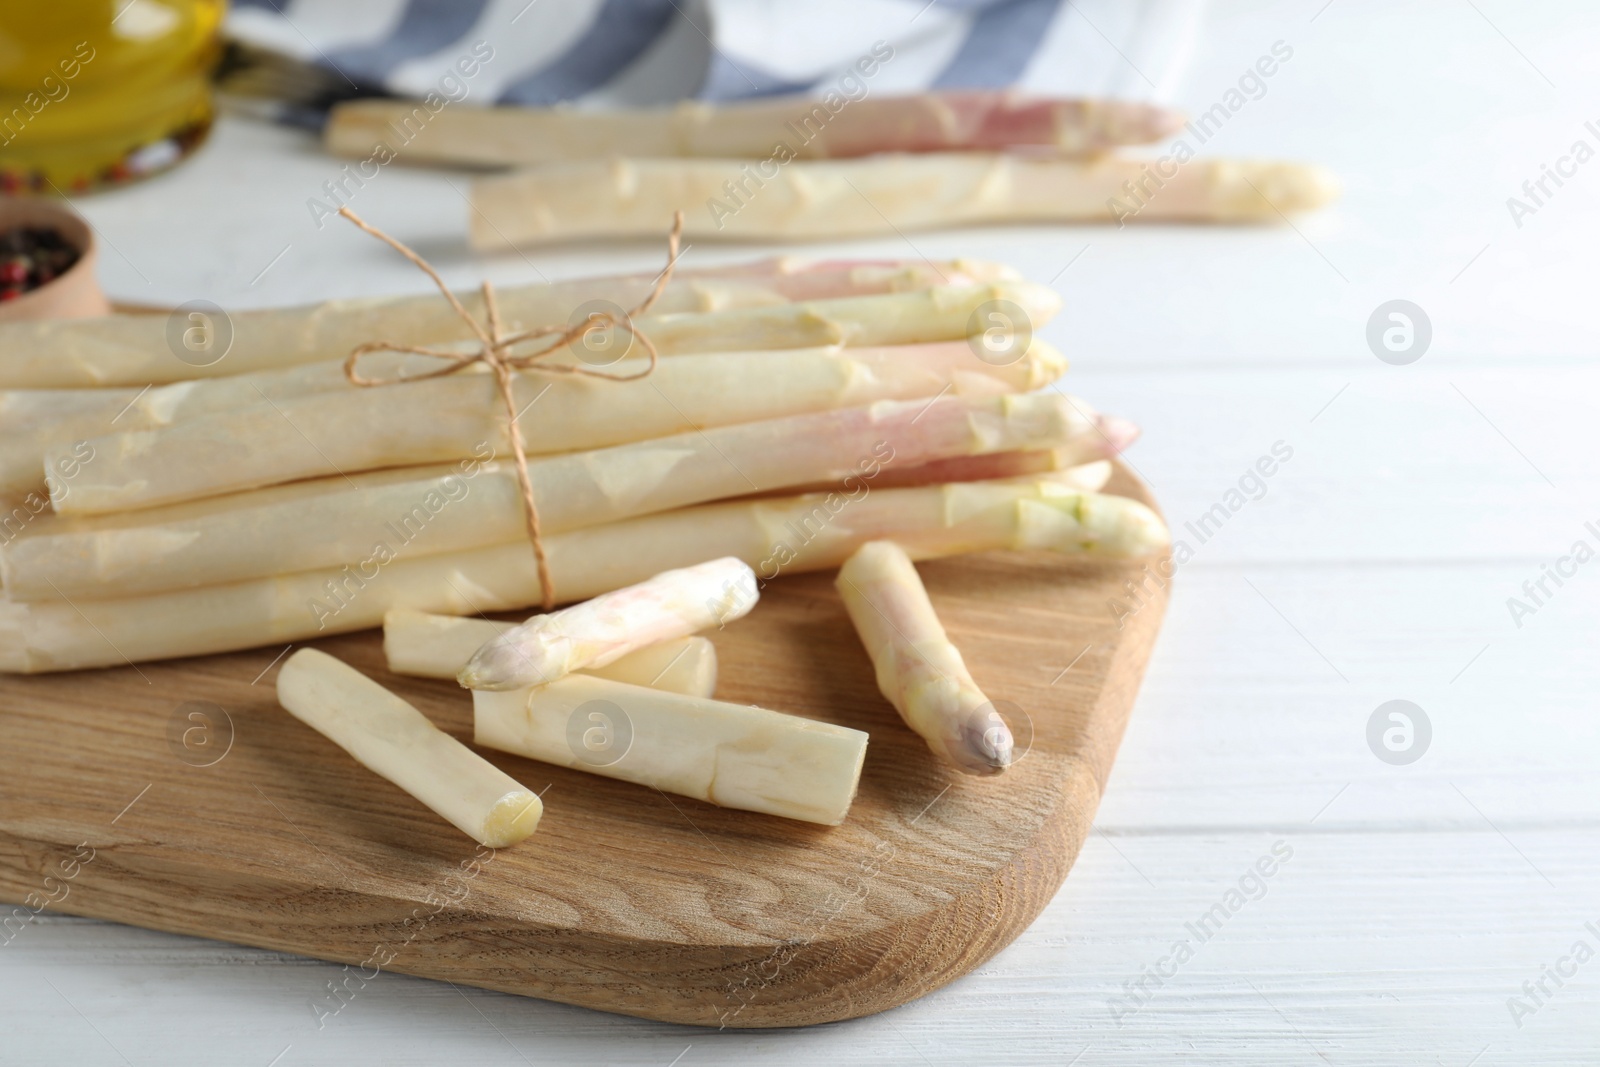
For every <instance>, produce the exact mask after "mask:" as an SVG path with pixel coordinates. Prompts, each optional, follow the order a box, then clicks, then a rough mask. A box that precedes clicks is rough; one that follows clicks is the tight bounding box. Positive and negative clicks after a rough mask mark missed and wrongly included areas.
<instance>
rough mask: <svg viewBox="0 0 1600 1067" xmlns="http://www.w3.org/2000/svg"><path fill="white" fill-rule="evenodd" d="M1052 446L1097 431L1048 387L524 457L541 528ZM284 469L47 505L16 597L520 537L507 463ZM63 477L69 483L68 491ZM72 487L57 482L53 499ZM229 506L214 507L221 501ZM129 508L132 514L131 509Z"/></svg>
mask: <svg viewBox="0 0 1600 1067" xmlns="http://www.w3.org/2000/svg"><path fill="white" fill-rule="evenodd" d="M1052 445H1058V446H1060V448H1059V451H1060V452H1061V453H1062V454H1064V455H1066V454H1070V455H1071V456H1072V457H1073V458H1074V459H1075V460H1077V461H1082V460H1086V459H1094V458H1095V457H1098V456H1101V455H1104V454H1105V452H1104V449H1105V448H1106V439H1105V438H1104V437H1103V436H1102V435H1101V434H1100V433H1099V432H1098V431H1097V428H1096V424H1095V417H1094V416H1092V415H1090V414H1088V413H1087V412H1086V409H1085V406H1084V405H1083V403H1082V402H1081V401H1073V400H1070V399H1068V398H1066V397H1062V396H1057V395H1055V394H1053V393H1043V394H1037V393H1036V394H1028V395H1021V396H1018V395H1008V396H1000V397H981V398H976V399H971V400H969V399H966V398H964V397H952V396H947V397H944V398H942V399H940V398H935V399H933V400H910V401H880V402H878V403H876V404H872V405H870V406H868V407H861V408H844V409H840V410H837V411H825V412H818V413H815V414H809V415H795V416H790V417H789V418H783V419H771V420H767V421H763V422H750V423H739V424H736V425H733V426H724V427H713V428H711V429H707V430H702V431H698V432H692V433H687V434H680V435H677V436H674V437H665V438H657V439H655V440H653V441H645V442H640V443H638V444H633V445H619V446H617V447H615V448H609V449H601V450H597V451H592V452H570V453H566V454H564V455H559V456H551V457H548V458H544V459H537V460H534V461H532V462H530V463H529V464H528V476H529V483H530V485H531V486H532V487H533V491H534V497H535V499H536V500H537V501H538V506H539V515H540V522H541V527H542V529H543V530H544V532H546V533H556V532H559V531H562V530H569V529H574V528H577V527H582V526H594V525H598V524H600V523H604V522H613V521H616V520H619V519H626V518H632V517H634V516H636V515H644V514H649V513H652V512H657V511H667V510H670V509H672V508H677V507H685V506H688V505H692V504H702V503H706V502H708V501H712V500H719V499H723V498H727V497H734V496H740V495H744V494H745V493H746V492H748V491H749V490H751V489H754V490H757V491H762V490H776V489H781V488H783V487H785V486H791V485H797V484H803V483H807V482H830V483H831V482H834V481H838V480H840V479H849V480H850V481H851V484H850V485H848V486H846V491H857V490H858V489H860V488H861V487H872V488H876V487H877V485H878V483H877V479H878V478H881V477H883V476H885V475H887V474H889V473H890V472H891V471H893V470H895V469H896V468H898V467H899V466H900V465H913V464H917V463H922V462H925V461H927V460H931V459H938V458H940V457H944V456H951V455H969V454H972V453H982V452H985V451H1004V450H1008V449H1018V448H1045V447H1049V446H1052ZM400 473H401V472H397V471H381V472H372V473H367V474H357V475H354V476H353V477H346V478H336V479H331V480H330V479H322V480H321V482H322V483H326V485H325V490H326V491H324V492H321V493H318V494H313V493H312V492H311V491H310V487H311V486H314V485H317V484H319V483H303V482H302V483H291V484H292V485H296V486H303V487H306V488H305V489H302V490H295V489H292V488H291V486H290V485H285V486H278V487H275V488H274V490H272V491H256V492H252V493H238V494H234V495H232V496H227V497H212V498H209V502H210V504H211V506H210V507H206V506H204V505H206V504H207V503H208V501H195V502H193V503H189V504H177V505H168V506H166V507H158V508H152V509H149V510H146V511H143V512H115V513H112V514H109V515H104V516H95V517H92V518H89V519H84V520H65V519H62V518H60V517H55V518H54V521H52V519H51V518H50V517H46V518H44V519H42V520H40V521H38V522H37V523H36V524H34V525H33V526H31V527H30V528H27V529H26V530H25V536H22V537H19V538H17V539H15V540H13V541H11V542H10V543H9V544H4V545H0V580H3V582H4V587H5V592H6V595H7V596H9V597H10V598H12V599H14V600H48V599H56V598H68V599H71V598H74V597H80V596H86V597H93V598H98V599H104V598H107V597H116V596H132V595H136V594H141V593H153V592H160V591H163V590H167V589H181V588H184V587H186V586H197V585H215V584H220V583H223V582H236V581H243V580H245V579H248V578H258V577H268V576H270V575H273V574H288V573H294V572H296V571H307V570H315V569H318V568H322V567H337V566H339V565H340V564H343V563H347V562H350V561H353V560H360V559H362V558H364V557H366V556H368V555H370V554H371V553H372V552H373V549H374V546H375V545H377V544H382V545H384V546H385V547H386V548H387V550H388V552H389V553H390V554H392V556H393V557H394V558H396V559H403V558H408V557H412V556H417V555H428V554H432V553H437V552H447V551H456V550H460V549H467V548H476V547H479V546H482V545H492V544H499V543H502V542H506V541H511V540H515V539H517V538H518V537H522V536H526V525H525V517H524V514H523V501H522V495H521V490H520V488H519V486H518V482H517V478H516V475H515V471H514V469H513V468H512V467H511V465H510V464H509V463H479V462H476V461H474V462H469V463H466V464H462V465H459V466H446V467H443V468H437V467H435V468H425V469H419V470H417V474H416V477H415V478H413V479H402V478H400V477H399V474H400ZM73 491H75V490H73ZM76 502H77V501H76V499H75V498H74V497H72V496H68V497H67V498H66V500H65V503H67V504H69V505H71V504H74V503H76ZM229 504H231V506H225V505H229ZM141 516H142V517H143V518H144V521H140V519H141Z"/></svg>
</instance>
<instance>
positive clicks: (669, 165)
mask: <svg viewBox="0 0 1600 1067" xmlns="http://www.w3.org/2000/svg"><path fill="white" fill-rule="evenodd" d="M1157 165H1158V164H1156V163H1154V162H1150V161H1144V160H1136V159H1119V158H1115V157H1102V158H1099V159H1094V160H1088V161H1070V160H1053V159H1035V158H1028V157H1022V156H1004V155H1000V156H993V155H980V154H965V155H952V154H930V155H900V156H881V157H879V156H875V157H871V158H868V159H858V160H836V161H834V160H830V161H821V162H796V163H790V164H788V165H787V166H783V167H778V166H770V167H768V165H767V164H766V163H762V164H752V163H750V162H748V161H740V160H672V159H614V160H607V161H601V162H590V163H559V164H552V165H550V166H546V167H538V168H535V169H532V170H526V171H518V172H515V173H512V174H507V175H504V176H493V177H487V178H481V179H479V180H478V181H477V182H475V183H474V184H473V188H472V206H473V209H474V210H473V213H472V220H471V238H472V246H473V247H474V248H478V249H503V248H507V247H513V246H523V247H526V246H531V245H537V244H542V243H548V242H553V241H574V240H584V239H590V238H597V237H644V236H647V235H649V234H651V233H654V232H657V231H659V230H660V228H661V220H662V219H664V218H671V217H672V213H673V212H674V211H677V210H680V209H681V210H683V211H684V213H685V215H684V217H685V227H684V236H685V237H688V238H692V239H695V240H705V239H709V238H727V239H734V240H789V241H792V240H816V239H821V238H830V237H868V236H885V237H891V236H894V235H895V234H897V233H901V232H903V231H906V230H926V229H936V228H942V227H949V226H960V225H975V224H982V223H1015V222H1083V221H1090V222H1121V221H1124V220H1126V219H1129V218H1134V217H1137V218H1139V219H1142V220H1144V221H1159V220H1169V221H1170V220H1182V221H1215V222H1271V221H1276V220H1278V219H1279V218H1280V216H1281V215H1283V214H1288V213H1290V212H1295V211H1307V210H1310V209H1312V208H1316V207H1320V206H1322V205H1323V204H1326V203H1328V202H1329V201H1331V200H1333V199H1334V197H1335V196H1336V195H1337V188H1338V186H1337V183H1336V182H1335V181H1334V179H1333V178H1332V176H1331V175H1329V174H1328V173H1327V172H1326V171H1323V170H1320V169H1318V168H1315V167H1311V166H1308V165H1300V164H1294V163H1257V162H1246V161H1237V160H1206V159H1195V160H1191V161H1190V162H1188V163H1186V164H1184V165H1182V166H1175V167H1171V168H1170V169H1171V171H1172V173H1171V174H1170V175H1168V176H1165V177H1153V175H1155V174H1156V171H1155V169H1154V168H1155V167H1156V166H1157ZM1141 185H1142V187H1143V188H1144V189H1145V190H1146V191H1145V192H1141V191H1140V189H1141ZM1119 205H1120V206H1119Z"/></svg>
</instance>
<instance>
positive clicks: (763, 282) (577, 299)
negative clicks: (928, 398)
mask: <svg viewBox="0 0 1600 1067" xmlns="http://www.w3.org/2000/svg"><path fill="white" fill-rule="evenodd" d="M670 217H671V216H670V214H669V216H668V218H670ZM660 234H661V227H660V226H658V227H657V228H656V232H655V233H654V234H652V236H654V237H659V236H660ZM819 266H820V270H821V272H822V273H823V274H824V275H826V277H823V278H817V277H814V276H813V275H812V273H811V267H810V265H809V264H808V263H806V262H805V261H803V260H794V259H772V260H762V261H758V262H756V263H747V264H740V265H736V266H732V267H724V268H718V269H715V270H709V271H698V272H697V271H678V272H676V273H675V274H674V276H673V279H672V281H671V282H670V283H669V284H668V286H667V289H666V291H665V292H664V293H663V294H662V296H661V299H660V300H659V301H657V303H656V305H655V308H654V313H653V314H652V315H651V316H650V317H649V318H647V319H645V320H643V321H644V322H650V321H654V320H655V319H657V318H660V317H662V316H672V315H674V314H678V313H690V314H712V315H715V314H717V313H726V312H729V311H732V310H735V309H739V308H751V307H759V306H762V305H768V304H778V303H782V302H784V301H786V300H788V299H791V298H790V297H789V296H788V294H789V293H790V292H793V293H794V294H795V297H794V299H804V300H814V299H817V298H819V296H820V297H827V298H834V297H843V296H849V295H859V294H863V293H883V292H894V291H897V290H903V289H920V288H923V287H926V286H928V285H935V284H937V285H944V284H948V283H954V284H961V283H962V282H963V281H972V282H976V283H979V284H984V283H987V282H989V281H998V280H1002V279H1004V278H1009V277H1012V273H1011V272H1009V271H1006V270H1004V269H1003V268H999V267H996V266H995V265H994V264H988V263H984V262H982V261H978V260H963V261H960V262H949V261H947V262H942V263H941V262H923V261H917V262H914V263H910V262H908V263H898V264H896V263H890V264H887V265H885V264H865V265H860V266H858V265H855V264H848V263H846V264H841V263H838V262H830V263H824V264H820V265H819ZM885 267H887V269H885ZM655 277H656V276H655V275H654V274H630V275H620V276H614V277H603V278H579V279H576V280H573V281H565V282H555V283H553V284H548V285H527V286H507V287H506V288H504V289H497V290H496V293H495V296H496V301H497V303H498V305H499V310H500V316H501V321H503V322H504V323H505V324H506V326H507V327H508V332H515V331H517V330H524V329H533V328H534V327H538V326H549V325H558V324H563V323H566V322H567V321H568V320H569V319H570V318H571V316H572V315H573V313H574V312H575V311H577V310H578V308H579V307H580V306H581V305H583V304H585V303H587V302H589V301H593V300H603V301H609V302H610V303H613V304H615V305H617V306H618V307H622V308H629V307H634V306H635V305H636V304H637V303H638V302H639V301H640V300H641V299H643V298H644V296H645V295H646V294H647V293H648V292H649V291H650V287H651V286H652V285H653V284H654V282H655ZM457 299H459V300H460V301H461V303H462V305H463V306H464V307H465V308H466V309H467V311H468V312H470V313H471V314H472V316H473V317H474V318H475V319H478V320H479V321H482V320H483V318H484V307H483V293H482V291H481V290H479V289H473V290H472V291H470V292H463V293H458V294H457ZM195 314H199V315H200V316H202V317H201V318H198V319H196V318H194V317H193V315H190V316H188V317H184V318H176V319H175V318H174V317H172V316H167V315H107V316H103V317H100V318H92V319H72V320H41V321H35V322H17V323H5V324H0V388H5V389H72V388H79V387H85V386H131V387H133V388H134V389H142V388H144V387H145V386H147V385H150V384H151V383H155V384H158V385H160V384H164V383H167V382H178V381H185V380H188V379H192V378H218V377H226V376H231V375H235V374H244V373H249V372H254V371H266V370H276V369H280V368H283V367H286V366H290V365H293V364H300V363H317V362H323V361H327V360H340V361H342V360H343V359H344V358H345V357H346V356H348V355H349V354H350V350H351V349H353V348H355V347H356V346H357V345H361V344H365V343H366V342H368V341H373V340H377V339H378V338H385V337H387V338H395V339H397V340H400V341H403V342H404V343H406V344H411V345H428V344H444V343H448V342H451V341H457V340H460V339H461V338H462V337H464V336H466V330H465V327H464V325H463V324H462V322H461V318H460V316H458V315H457V314H456V313H455V311H454V310H453V309H452V308H451V307H450V305H449V304H448V303H446V302H445V301H444V300H443V299H441V298H440V296H439V294H438V293H436V292H433V291H431V290H430V291H429V292H428V293H426V294H425V295H420V296H398V297H381V298H376V299H361V300H333V301H328V302H326V303H322V304H311V305H306V306H303V307H291V308H273V309H269V310H261V311H241V312H238V313H236V314H233V315H231V316H230V315H219V314H217V313H215V312H210V313H208V312H204V311H201V312H197V313H195ZM711 329H713V330H714V329H715V324H714V323H713V324H712V326H711ZM189 330H193V331H197V332H195V333H193V334H192V335H190V334H186V333H185V331H189ZM174 336H176V337H177V338H178V340H177V341H174V340H172V339H171V338H172V337H174ZM186 336H192V337H193V339H194V342H195V343H196V344H200V343H201V342H204V345H203V347H202V350H200V351H194V350H191V349H190V348H189V347H188V346H187V345H186V344H185V343H184V341H183V338H184V337H186ZM229 338H231V341H229V340H228V339H229ZM224 345H226V348H225V352H224V353H223V354H221V355H217V354H216V353H215V351H214V349H216V348H220V347H223V346H224ZM180 347H182V348H184V352H183V355H182V358H180V356H179V354H178V348H180Z"/></svg>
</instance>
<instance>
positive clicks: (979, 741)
mask: <svg viewBox="0 0 1600 1067" xmlns="http://www.w3.org/2000/svg"><path fill="white" fill-rule="evenodd" d="M834 584H835V585H836V586H837V587H838V589H839V596H840V597H841V598H842V599H843V600H844V606H845V610H846V611H847V612H849V614H850V621H851V622H853V623H854V624H855V627H856V633H857V634H859V635H860V636H861V643H862V644H863V645H864V646H866V649H867V655H868V656H869V657H871V659H872V665H873V668H874V670H875V672H876V674H877V678H878V689H879V691H881V692H882V693H883V695H884V696H885V697H887V698H888V700H889V703H891V704H893V705H894V708H895V710H896V711H898V712H899V713H900V717H901V718H902V719H904V720H905V723H906V725H907V726H909V727H911V728H912V729H913V730H915V731H916V732H917V733H919V734H921V735H922V738H923V740H925V741H927V742H928V747H929V748H931V749H932V750H933V752H934V755H936V756H938V757H939V758H941V759H943V760H945V761H947V762H949V763H951V764H953V765H954V766H955V767H957V768H958V769H960V770H962V771H965V772H967V773H968V774H999V773H1000V772H1001V771H1003V770H1005V769H1006V768H1007V767H1009V766H1010V765H1011V754H1012V747H1013V741H1012V737H1011V730H1010V728H1009V727H1008V726H1006V723H1005V720H1004V719H1002V718H1001V717H1000V713H999V712H998V711H996V710H995V707H994V703H993V702H992V701H990V700H989V698H988V697H986V696H984V695H983V690H981V689H979V688H978V683H977V682H975V681H973V680H972V675H971V673H970V672H968V670H967V665H966V663H965V662H964V661H963V660H962V658H961V653H960V652H959V651H957V649H956V646H955V645H953V644H951V643H950V638H949V637H947V636H946V635H945V632H944V627H943V626H942V625H940V623H939V616H938V615H936V614H935V613H934V610H933V602H932V601H931V600H929V599H928V591H927V589H925V588H924V587H923V585H922V579H921V577H919V576H918V574H917V568H916V567H915V566H913V565H912V563H911V557H909V556H907V555H906V553H905V550H904V549H903V548H901V547H900V546H899V545H897V544H895V543H894V542H893V541H869V542H867V543H866V544H864V545H862V546H861V547H860V548H858V549H856V552H855V555H853V556H851V557H850V558H849V559H847V560H845V563H844V566H843V567H840V568H839V577H838V579H837V581H836V582H835V583H834Z"/></svg>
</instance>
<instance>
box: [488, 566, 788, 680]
mask: <svg viewBox="0 0 1600 1067" xmlns="http://www.w3.org/2000/svg"><path fill="white" fill-rule="evenodd" d="M760 595H761V594H760V593H759V592H758V591H757V589H756V572H755V571H753V570H751V569H750V567H749V565H748V564H746V563H745V562H743V561H742V560H738V559H734V558H733V557H732V556H725V557H723V558H722V559H713V560H708V561H706V562H705V563H697V564H695V565H694V566H692V567H682V568H679V569H677V570H670V571H662V572H661V573H660V574H657V575H654V576H652V577H650V578H648V579H646V580H645V581H642V582H639V583H637V584H635V585H630V586H627V587H625V588H623V589H616V590H613V591H612V592H609V593H602V594H600V595H599V596H597V597H595V598H594V599H593V600H585V601H583V602H582V603H579V604H574V605H572V606H571V607H569V608H563V609H562V610H560V611H552V612H550V613H549V614H548V615H535V616H534V617H533V618H531V619H529V620H528V621H527V622H524V623H522V624H521V625H520V626H514V627H512V628H511V629H509V630H507V631H506V632H505V633H503V634H500V635H498V636H496V637H493V638H491V639H490V640H489V641H487V642H485V644H484V646H483V647H482V648H480V649H478V651H476V652H474V653H473V654H472V658H471V659H469V660H468V661H467V665H466V666H465V667H463V668H461V673H460V674H458V675H457V676H456V681H458V682H460V683H461V684H462V685H463V686H464V687H466V688H468V689H487V690H490V691H491V692H504V691H506V690H508V689H522V688H525V687H527V686H530V685H548V684H550V683H551V682H553V681H555V680H557V679H558V678H563V677H565V676H566V675H568V674H571V673H572V672H573V671H580V670H583V669H584V668H586V667H604V666H605V665H606V664H608V663H612V662H614V661H615V660H617V659H619V658H621V657H622V656H626V655H627V654H628V653H630V652H634V651H637V650H638V649H641V648H645V647H647V646H649V645H653V644H656V643H657V642H660V641H670V640H672V639H674V638H678V637H688V636H689V635H690V634H693V633H697V632H699V631H700V630H709V629H711V628H712V627H716V628H717V629H719V630H720V629H721V628H722V627H723V626H725V625H726V624H728V623H730V622H732V621H733V620H735V619H742V618H744V617H745V616H746V615H748V614H749V613H750V609H751V608H753V607H755V606H756V600H757V599H759V597H760Z"/></svg>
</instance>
